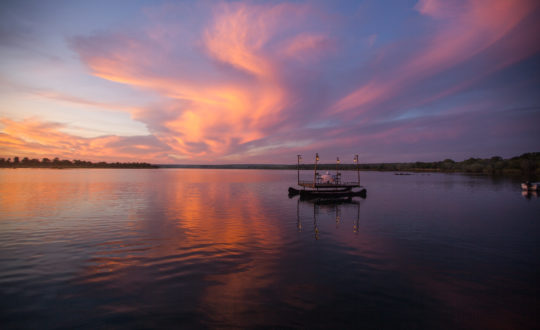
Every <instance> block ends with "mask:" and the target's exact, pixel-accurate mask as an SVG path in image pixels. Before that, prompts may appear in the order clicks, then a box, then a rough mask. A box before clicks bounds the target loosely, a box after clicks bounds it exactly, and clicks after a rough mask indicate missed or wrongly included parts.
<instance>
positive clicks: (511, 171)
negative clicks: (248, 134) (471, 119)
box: [0, 152, 540, 177]
mask: <svg viewBox="0 0 540 330" xmlns="http://www.w3.org/2000/svg"><path fill="white" fill-rule="evenodd" d="M313 166H314V165H313V164H301V165H300V168H301V169H302V170H310V169H311V170H312V169H313ZM0 167H10V168H19V167H23V168H32V167H36V168H158V167H159V168H206V169H272V170H284V169H289V170H291V169H296V168H297V165H296V164H294V165H291V164H288V165H280V164H226V165H177V164H175V165H152V164H148V163H118V162H116V163H106V162H98V163H93V162H89V161H83V160H73V161H70V160H60V159H58V158H54V159H52V160H51V159H48V158H43V159H41V160H39V159H29V158H27V157H25V158H22V159H20V158H19V157H13V158H7V159H6V158H0ZM317 168H318V169H320V170H335V169H336V164H318V165H317ZM359 168H360V169H361V170H364V171H369V170H372V171H393V172H462V173H474V174H487V175H505V176H522V177H540V152H530V153H525V154H522V155H520V156H517V157H512V158H508V159H503V158H502V157H499V156H494V157H491V158H469V159H466V160H463V161H454V160H452V159H445V160H443V161H437V162H414V163H370V164H360V165H359ZM339 169H340V170H342V171H346V170H355V169H356V165H354V164H340V165H339Z"/></svg>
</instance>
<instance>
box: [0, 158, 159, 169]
mask: <svg viewBox="0 0 540 330" xmlns="http://www.w3.org/2000/svg"><path fill="white" fill-rule="evenodd" d="M0 167H11V168H14V167H16V168H18V167H28V168H30V167H36V168H38V167H39V168H157V166H155V165H152V164H148V163H119V162H116V163H107V162H98V163H93V162H90V161H86V160H78V159H75V160H73V161H71V160H67V159H59V158H58V157H56V158H53V159H52V160H51V159H49V158H42V159H41V160H39V159H37V158H32V159H30V158H28V157H24V158H22V159H21V158H20V157H13V159H12V158H0Z"/></svg>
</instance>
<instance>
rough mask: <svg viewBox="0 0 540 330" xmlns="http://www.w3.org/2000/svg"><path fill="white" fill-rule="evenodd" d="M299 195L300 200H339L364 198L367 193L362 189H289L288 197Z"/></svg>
mask: <svg viewBox="0 0 540 330" xmlns="http://www.w3.org/2000/svg"><path fill="white" fill-rule="evenodd" d="M296 195H300V198H302V199H311V198H341V197H353V196H360V197H362V198H366V195H367V191H366V189H365V188H363V187H358V188H356V189H351V188H348V189H295V188H292V187H289V197H293V196H296Z"/></svg>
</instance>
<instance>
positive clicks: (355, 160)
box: [354, 155, 360, 185]
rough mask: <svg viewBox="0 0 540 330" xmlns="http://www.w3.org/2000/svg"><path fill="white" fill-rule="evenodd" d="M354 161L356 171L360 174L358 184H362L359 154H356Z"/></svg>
mask: <svg viewBox="0 0 540 330" xmlns="http://www.w3.org/2000/svg"><path fill="white" fill-rule="evenodd" d="M354 163H355V164H356V173H357V175H358V185H360V164H358V155H354Z"/></svg>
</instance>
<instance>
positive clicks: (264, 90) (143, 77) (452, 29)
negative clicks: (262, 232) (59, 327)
mask: <svg viewBox="0 0 540 330" xmlns="http://www.w3.org/2000/svg"><path fill="white" fill-rule="evenodd" d="M539 31H540V2H539V1H537V0H532V1H510V0H508V1H505V0H500V1H499V0H485V1H484V0H478V1H467V0H464V1H459V0H457V1H443V0H420V1H375V0H370V1H290V2H286V1H248V2H242V1H221V2H218V1H182V2H180V1H2V2H1V4H0V157H13V156H21V157H24V156H28V157H31V158H42V157H56V156H58V157H60V158H65V159H84V160H93V161H98V160H104V161H147V162H151V163H160V164H165V163H189V164H208V163H294V162H296V155H297V154H303V155H304V159H305V160H306V162H311V159H312V157H313V155H314V153H315V152H319V154H320V155H321V158H322V160H323V161H328V162H330V161H332V160H333V159H335V157H336V156H340V157H341V159H342V160H343V162H352V158H353V155H354V154H359V155H360V161H361V162H363V163H366V162H401V161H417V160H418V161H435V160H443V159H445V158H453V159H454V160H463V159H466V158H469V157H491V156H495V155H499V156H502V157H511V156H516V155H519V154H521V153H524V152H531V151H540V39H539ZM349 158H350V161H348V159H349Z"/></svg>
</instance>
